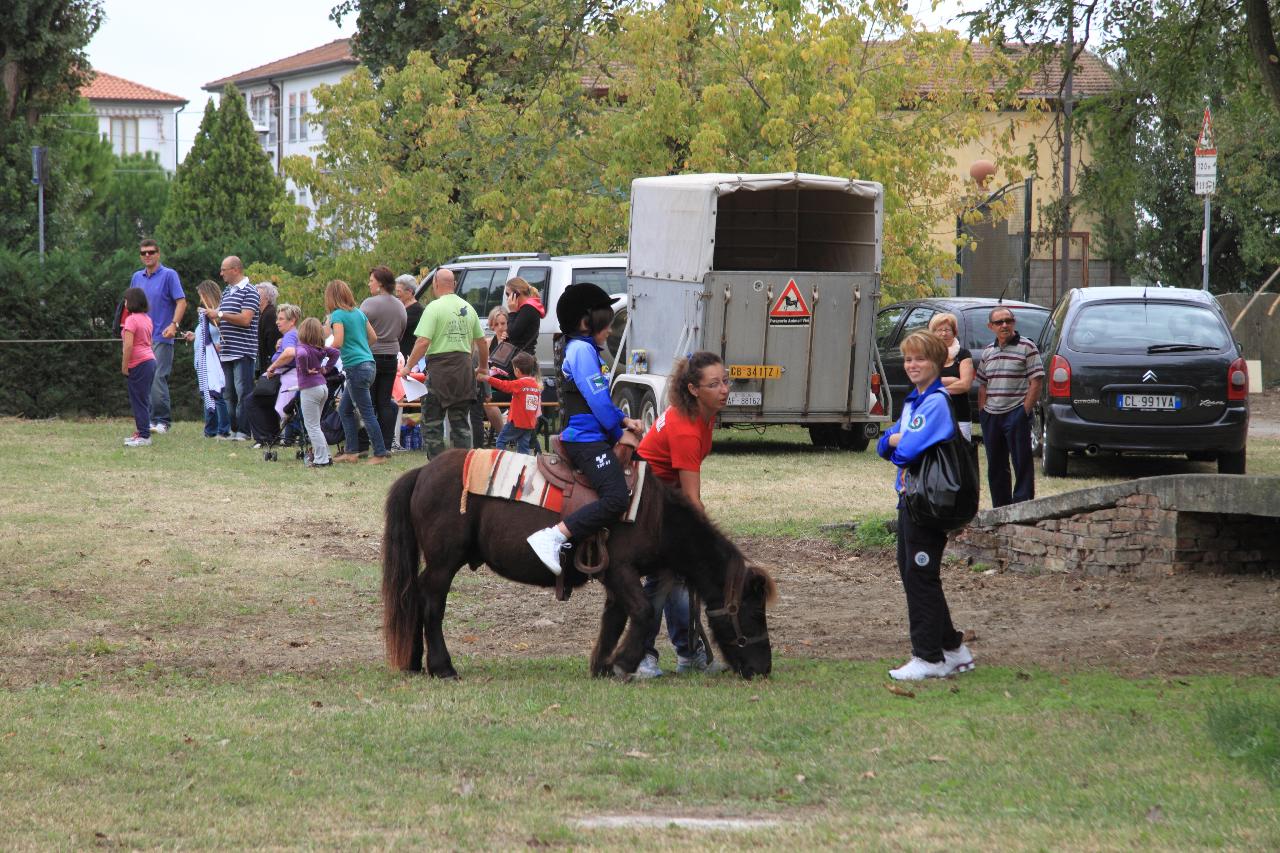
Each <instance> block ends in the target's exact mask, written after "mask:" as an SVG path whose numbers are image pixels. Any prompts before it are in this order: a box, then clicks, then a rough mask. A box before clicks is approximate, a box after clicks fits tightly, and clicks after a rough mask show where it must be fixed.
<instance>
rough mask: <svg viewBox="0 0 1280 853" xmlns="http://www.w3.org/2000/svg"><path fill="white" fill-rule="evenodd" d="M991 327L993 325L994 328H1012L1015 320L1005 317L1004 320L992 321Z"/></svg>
mask: <svg viewBox="0 0 1280 853" xmlns="http://www.w3.org/2000/svg"><path fill="white" fill-rule="evenodd" d="M991 325H993V326H1012V325H1013V318H1012V317H1005V318H1004V319H1003V320H992V321H991Z"/></svg>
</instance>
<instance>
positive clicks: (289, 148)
mask: <svg viewBox="0 0 1280 853" xmlns="http://www.w3.org/2000/svg"><path fill="white" fill-rule="evenodd" d="M359 64H360V63H359V61H358V60H357V59H356V58H355V56H354V55H353V54H352V53H351V40H350V39H345V38H340V39H335V40H333V41H331V42H329V43H328V44H324V45H321V46H320V47H315V48H312V49H310V50H304V51H302V52H301V53H296V54H294V55H293V56H288V57H285V58H284V59H277V60H274V61H272V62H268V63H265V64H263V65H257V66H254V67H253V68H249V69H247V70H245V71H241V72H239V73H236V74H231V75H229V76H227V77H221V78H219V79H217V80H213V81H211V82H209V83H206V84H204V86H203V87H201V88H203V89H204V90H205V91H206V92H212V93H215V94H221V92H222V90H223V88H224V87H225V86H226V85H227V84H228V83H234V84H235V86H236V88H237V89H239V90H240V93H241V94H242V95H243V96H244V99H245V106H247V107H248V109H249V117H250V118H251V119H253V124H254V128H255V129H256V130H257V131H258V136H259V139H261V141H262V147H263V149H264V150H265V151H266V153H267V156H268V157H269V158H270V159H271V165H272V166H273V167H274V168H275V170H276V174H281V167H280V164H281V163H282V162H283V160H284V158H285V157H290V156H292V155H295V154H302V155H305V156H308V157H310V156H311V154H312V151H313V150H314V149H315V147H316V146H317V145H319V144H320V143H321V142H322V141H324V129H323V128H322V127H321V126H320V125H319V124H316V123H314V122H313V117H314V115H315V112H314V104H315V98H314V96H313V94H312V90H313V89H315V87H317V86H319V85H322V84H332V83H337V82H338V81H339V80H341V79H342V78H343V77H345V76H346V75H347V74H348V73H350V72H351V71H352V70H353V69H354V68H355V67H356V66H357V65H359ZM288 188H289V191H290V192H291V193H293V195H294V197H295V198H297V199H298V201H299V202H300V203H302V204H306V205H308V206H310V207H314V204H313V202H312V200H311V199H310V198H308V197H307V196H306V190H305V189H304V188H299V187H295V186H293V184H292V183H291V182H290V183H289V184H288Z"/></svg>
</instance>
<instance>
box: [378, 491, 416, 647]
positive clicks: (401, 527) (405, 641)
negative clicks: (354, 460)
mask: <svg viewBox="0 0 1280 853" xmlns="http://www.w3.org/2000/svg"><path fill="white" fill-rule="evenodd" d="M419 473H421V469H418V468H415V469H414V470H412V471H409V472H407V473H406V474H404V475H402V476H401V477H400V479H398V480H396V481H395V483H393V484H392V486H391V490H390V491H388V492H387V503H386V526H385V528H384V529H383V534H382V633H383V637H384V639H385V640H386V644H387V663H388V665H390V666H391V667H393V668H395V669H408V668H409V663H410V660H411V659H412V657H413V647H414V643H415V642H416V641H418V637H420V636H421V634H422V595H421V594H420V592H419V589H418V567H419V565H420V556H421V553H422V552H421V549H420V548H419V547H418V537H417V535H416V534H415V533H414V530H413V514H412V512H411V510H410V502H411V500H412V498H413V486H414V483H415V482H416V481H417V479H418V474H419Z"/></svg>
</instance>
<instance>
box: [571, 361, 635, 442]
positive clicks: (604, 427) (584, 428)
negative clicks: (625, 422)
mask: <svg viewBox="0 0 1280 853" xmlns="http://www.w3.org/2000/svg"><path fill="white" fill-rule="evenodd" d="M603 368H604V365H603V364H602V363H601V361H600V351H599V350H598V349H596V345H595V342H594V341H593V340H591V338H588V337H586V336H585V335H575V336H573V337H571V338H569V343H568V344H567V345H566V346H565V349H564V363H563V364H562V365H561V366H560V370H561V372H562V373H564V375H565V377H567V378H568V379H569V380H571V381H572V382H573V384H574V385H575V386H576V387H577V389H578V391H579V392H580V393H581V394H582V396H583V398H585V399H586V401H587V406H588V407H589V408H590V409H591V412H590V413H586V412H582V413H578V414H574V415H570V417H569V423H568V424H566V425H565V428H564V431H563V432H561V433H560V440H561V441H579V442H588V441H606V442H608V443H609V444H613V443H615V442H617V440H618V439H620V438H622V419H623V417H624V415H623V414H622V410H621V409H619V408H618V407H617V406H615V405H614V404H613V398H612V397H611V396H610V395H609V377H607V376H605V375H604V372H603Z"/></svg>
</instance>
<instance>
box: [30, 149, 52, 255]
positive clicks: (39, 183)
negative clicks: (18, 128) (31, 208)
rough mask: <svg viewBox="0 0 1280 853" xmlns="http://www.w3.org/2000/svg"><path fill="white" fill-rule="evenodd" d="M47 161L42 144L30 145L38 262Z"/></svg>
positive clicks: (42, 253) (42, 230)
mask: <svg viewBox="0 0 1280 853" xmlns="http://www.w3.org/2000/svg"><path fill="white" fill-rule="evenodd" d="M47 166H48V162H47V161H46V159H45V148H44V146H43V145H32V146H31V183H33V184H35V185H36V192H37V195H38V198H39V213H38V214H37V215H38V216H39V219H38V220H37V223H38V226H39V230H40V263H42V264H43V263H44V182H45V179H46V177H47V175H48V168H47Z"/></svg>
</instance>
